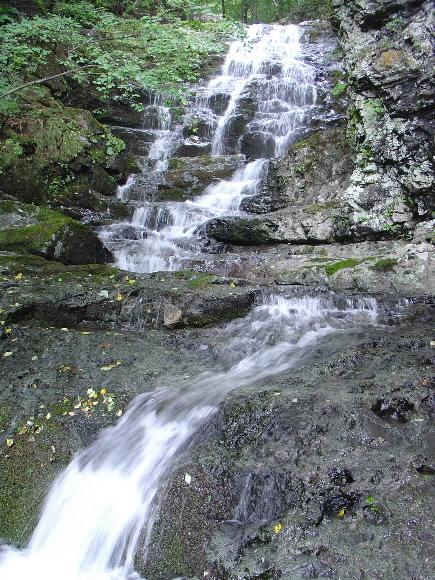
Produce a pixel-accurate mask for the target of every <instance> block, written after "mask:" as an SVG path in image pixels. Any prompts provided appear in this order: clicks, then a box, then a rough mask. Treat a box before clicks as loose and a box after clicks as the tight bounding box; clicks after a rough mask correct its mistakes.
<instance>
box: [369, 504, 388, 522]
mask: <svg viewBox="0 0 435 580" xmlns="http://www.w3.org/2000/svg"><path fill="white" fill-rule="evenodd" d="M363 518H364V520H365V521H366V522H367V523H369V524H372V525H375V526H385V525H386V524H387V523H388V517H387V514H386V513H385V509H384V508H383V507H382V506H381V505H378V504H370V505H366V506H364V507H363Z"/></svg>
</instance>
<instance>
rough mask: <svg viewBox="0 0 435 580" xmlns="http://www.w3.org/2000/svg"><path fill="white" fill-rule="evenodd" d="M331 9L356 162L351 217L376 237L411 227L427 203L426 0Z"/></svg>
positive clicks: (430, 180)
mask: <svg viewBox="0 0 435 580" xmlns="http://www.w3.org/2000/svg"><path fill="white" fill-rule="evenodd" d="M334 7H335V11H336V18H337V22H338V24H339V34H340V39H341V44H342V48H343V53H344V55H345V59H344V64H345V67H346V70H347V73H348V78H349V83H350V91H349V94H350V100H351V107H350V109H349V136H350V138H351V139H352V140H353V144H354V147H355V150H356V167H355V170H354V172H353V174H352V176H351V178H350V185H349V187H348V189H347V191H346V192H345V194H344V198H345V199H346V201H347V203H348V204H349V206H350V207H351V208H352V211H351V216H350V219H351V221H353V222H354V223H355V224H358V223H361V222H362V221H364V229H365V230H366V231H369V230H371V231H372V232H375V233H377V234H382V233H383V232H387V233H388V232H390V233H393V234H394V233H395V231H396V232H399V231H400V232H404V231H406V230H412V229H413V228H414V226H415V222H416V220H417V221H418V220H422V219H425V218H426V219H427V216H428V215H429V211H430V208H431V207H432V206H433V191H434V172H433V162H432V155H431V140H432V137H431V136H432V134H433V127H432V125H431V123H430V114H429V112H430V110H431V107H432V106H433V101H434V91H433V58H432V48H431V18H432V4H431V2H422V1H415V2H402V1H383V2H369V1H367V2H365V1H364V2H353V1H351V2H344V1H341V0H335V2H334Z"/></svg>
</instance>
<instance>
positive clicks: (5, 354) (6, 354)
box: [3, 350, 14, 357]
mask: <svg viewBox="0 0 435 580" xmlns="http://www.w3.org/2000/svg"><path fill="white" fill-rule="evenodd" d="M13 354H14V353H13V352H12V351H11V350H8V351H7V352H4V353H3V356H4V357H7V356H11V355H13Z"/></svg>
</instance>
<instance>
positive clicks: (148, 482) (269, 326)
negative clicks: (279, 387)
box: [0, 294, 377, 580]
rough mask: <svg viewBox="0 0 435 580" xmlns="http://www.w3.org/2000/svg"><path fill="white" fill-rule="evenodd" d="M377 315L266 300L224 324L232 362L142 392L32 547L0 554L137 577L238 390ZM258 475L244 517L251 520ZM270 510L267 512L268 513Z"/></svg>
mask: <svg viewBox="0 0 435 580" xmlns="http://www.w3.org/2000/svg"><path fill="white" fill-rule="evenodd" d="M376 321H377V305H376V302H375V300H373V299H366V300H363V299H359V300H358V299H353V298H351V299H346V298H343V297H342V298H340V299H337V297H335V296H334V295H332V294H330V295H323V296H322V297H317V298H310V297H305V298H285V297H283V296H266V297H265V298H264V300H263V302H262V304H260V305H259V306H257V307H256V308H254V309H253V310H252V311H251V313H250V314H249V315H248V316H246V317H245V318H242V319H239V320H236V321H234V322H232V323H230V324H228V325H227V326H225V327H224V328H221V329H217V330H216V332H218V333H221V334H222V337H223V338H224V339H225V340H222V341H221V344H222V345H223V346H221V347H218V349H219V350H220V351H221V352H219V353H218V354H219V358H220V360H221V361H222V365H223V368H222V369H221V370H219V371H218V372H217V373H211V372H204V373H202V374H201V375H199V376H197V377H196V378H195V379H187V378H182V377H173V378H172V379H171V380H170V381H169V382H168V383H167V384H166V385H165V386H162V387H160V388H158V389H157V390H156V391H154V392H153V393H151V394H145V395H140V396H139V397H137V398H136V399H135V400H134V401H133V402H132V403H131V405H130V407H129V409H128V410H127V412H126V413H125V414H124V416H123V417H122V418H121V419H120V421H119V422H118V424H117V425H116V426H115V427H111V428H109V429H106V430H105V431H103V432H102V433H101V434H100V436H99V438H98V439H97V440H96V441H95V443H93V444H92V445H91V446H90V447H89V448H88V449H86V450H85V451H84V452H82V453H81V454H79V455H78V456H77V457H76V458H75V459H73V461H72V462H71V464H70V465H69V467H68V468H67V469H66V470H65V471H64V472H63V473H62V474H61V475H60V476H59V478H58V479H57V481H56V482H55V483H54V485H53V487H52V489H51V492H50V493H49V495H48V497H47V500H46V502H45V506H44V509H43V512H42V515H41V519H40V521H39V523H38V525H37V527H36V529H35V531H34V533H33V536H32V538H31V540H30V543H29V545H28V547H27V549H26V550H24V551H22V552H18V551H15V550H12V549H10V548H4V549H3V551H2V552H0V577H1V578H5V579H9V580H25V579H27V578H44V579H45V580H59V579H60V578H62V580H132V579H133V578H139V576H138V575H137V574H135V573H134V569H133V566H134V557H135V554H136V550H137V548H138V543H139V538H141V544H142V545H143V544H144V545H145V548H142V550H143V552H144V553H145V554H146V547H147V545H148V544H149V540H150V537H151V532H152V528H153V524H154V521H155V519H156V517H157V508H158V494H159V491H160V490H161V489H162V486H164V484H165V483H166V481H167V479H168V477H169V475H170V474H171V472H172V470H173V468H174V465H175V463H176V460H177V458H178V457H179V455H180V454H181V453H182V452H183V449H184V448H185V445H186V444H187V442H188V441H189V439H190V438H191V437H192V435H193V434H194V433H195V431H197V430H198V428H199V427H200V426H201V425H202V424H203V423H204V422H205V421H206V420H207V419H208V418H210V416H211V415H212V414H213V413H214V412H215V410H216V408H217V406H218V404H219V403H220V402H221V401H223V400H224V399H225V397H226V396H227V395H228V394H229V393H230V392H231V391H232V390H234V389H237V388H241V387H243V386H247V385H254V384H255V383H257V382H258V381H260V380H263V379H265V378H267V377H269V376H272V375H275V374H278V373H281V372H284V371H287V370H288V369H291V368H293V367H296V366H298V365H301V364H302V363H303V361H304V358H305V357H306V356H309V354H310V352H312V349H313V347H314V345H316V344H317V343H318V342H319V341H320V340H322V339H323V338H324V337H325V336H327V335H330V334H331V333H334V332H335V333H336V332H351V331H352V330H355V329H356V328H361V326H366V325H373V324H375V323H376ZM251 487H252V486H251V479H249V480H248V481H247V484H246V486H245V490H244V492H243V493H242V497H241V501H240V504H239V507H238V508H237V516H238V517H240V518H241V519H249V514H250V494H251V493H252V492H251ZM268 510H269V508H267V509H266V511H265V515H266V516H267V514H268V513H269V511H270V510H269V511H268Z"/></svg>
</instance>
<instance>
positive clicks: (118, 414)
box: [116, 409, 122, 417]
mask: <svg viewBox="0 0 435 580" xmlns="http://www.w3.org/2000/svg"><path fill="white" fill-rule="evenodd" d="M121 415H122V411H121V409H119V411H117V413H116V416H117V417H120V416H121Z"/></svg>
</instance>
